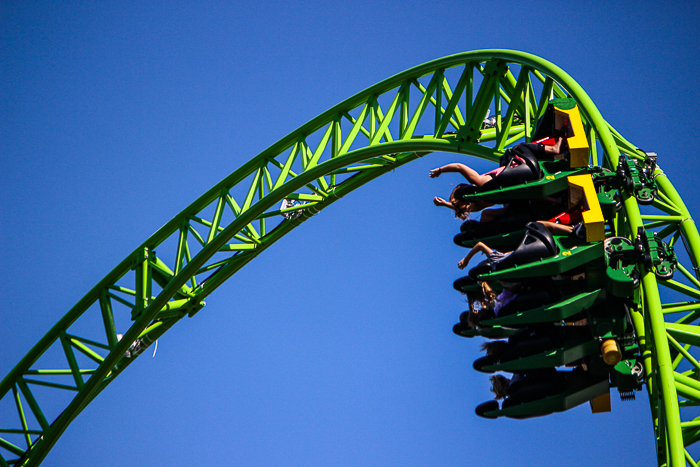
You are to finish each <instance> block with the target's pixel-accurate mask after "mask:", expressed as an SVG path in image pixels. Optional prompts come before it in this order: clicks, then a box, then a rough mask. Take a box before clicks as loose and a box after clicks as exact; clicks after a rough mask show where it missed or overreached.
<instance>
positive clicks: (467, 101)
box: [0, 50, 700, 467]
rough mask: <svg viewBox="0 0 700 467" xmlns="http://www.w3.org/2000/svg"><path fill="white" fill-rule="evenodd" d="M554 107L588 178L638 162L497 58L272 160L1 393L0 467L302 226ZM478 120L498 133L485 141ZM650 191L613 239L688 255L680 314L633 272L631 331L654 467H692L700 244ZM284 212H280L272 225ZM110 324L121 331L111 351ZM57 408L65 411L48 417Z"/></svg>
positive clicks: (81, 314)
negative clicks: (409, 168) (658, 243)
mask: <svg viewBox="0 0 700 467" xmlns="http://www.w3.org/2000/svg"><path fill="white" fill-rule="evenodd" d="M566 96H570V97H573V98H575V99H576V101H577V102H578V105H579V109H580V110H581V113H582V117H583V120H584V125H585V129H586V132H587V137H588V139H589V143H590V146H591V148H592V151H591V159H592V164H594V165H603V166H604V167H608V168H610V169H614V168H615V167H616V166H617V163H618V159H619V157H620V154H621V153H623V154H626V155H628V156H629V157H632V158H642V157H643V156H644V154H643V153H641V152H640V151H638V150H637V149H636V148H635V147H634V146H633V145H632V144H630V143H629V142H627V141H626V140H625V139H624V138H623V137H622V136H620V135H619V134H618V133H617V132H616V131H615V130H614V129H613V128H611V127H610V126H609V125H608V124H607V123H606V122H605V120H604V119H603V118H602V116H601V115H600V113H599V111H598V110H597V108H596V107H595V105H594V104H593V102H592V101H591V100H590V98H589V97H588V95H587V94H586V93H585V92H584V91H583V89H582V88H581V87H580V86H579V85H578V84H577V83H576V82H575V81H574V80H573V79H572V78H571V77H570V76H569V75H567V74H566V73H565V72H564V71H563V70H561V69H560V68H558V67H557V66H555V65H553V64H552V63H549V62H547V61H546V60H543V59H541V58H539V57H536V56H533V55H530V54H526V53H522V52H515V51H508V50H484V51H477V52H468V53H462V54H457V55H453V56H449V57H445V58H442V59H439V60H434V61H432V62H429V63H426V64H424V65H421V66H418V67H415V68H412V69H410V70H407V71H405V72H402V73H399V74H397V75H395V76H393V77H391V78H389V79H386V80H384V81H382V82H380V83H378V84H376V85H374V86H372V87H370V88H368V89H366V90H364V91H362V92H360V93H358V94H356V95H354V96H352V97H350V98H349V99H347V100H345V101H343V102H342V103H340V104H338V105H336V106H335V107H333V108H331V109H329V110H328V111H326V112H325V113H323V114H321V115H319V116H318V117H316V118H314V119H313V120H311V121H309V122H308V123H306V124H305V125H303V126H302V127H300V128H299V129H297V130H296V131H294V132H292V133H290V134H289V135H287V136H286V137H284V138H283V139H282V140H280V141H278V142H277V143H275V144H273V145H272V146H270V147H269V148H268V149H266V150H265V151H263V152H262V153H261V154H259V155H257V156H256V157H254V158H252V159H251V160H250V161H248V162H246V163H245V164H244V165H242V166H241V167H240V168H238V169H237V170H235V171H234V172H233V173H232V174H230V175H229V176H228V177H226V178H225V179H224V180H223V181H221V182H220V183H219V184H217V185H216V186H214V187H213V188H211V189H210V190H209V191H207V192H206V193H205V194H204V195H203V196H202V197H200V198H199V199H197V200H196V201H194V202H193V203H192V204H191V205H190V206H188V207H187V208H186V209H185V210H184V211H182V212H181V213H180V214H178V215H177V216H176V217H175V218H174V219H172V220H171V221H169V222H168V223H167V224H165V225H164V226H163V227H162V228H161V229H159V230H158V231H157V232H156V233H155V234H153V235H152V236H151V237H150V238H149V239H147V240H146V241H145V242H144V243H143V244H142V245H141V246H139V247H138V248H137V249H136V250H135V251H134V252H132V253H131V254H130V255H129V256H127V257H126V258H125V259H124V260H123V261H122V262H121V263H120V264H119V265H118V266H117V267H116V268H115V269H114V270H112V271H111V272H110V273H109V274H108V275H107V276H106V277H104V278H103V279H102V280H101V281H100V282H99V283H98V284H97V285H96V286H95V287H94V288H93V289H92V290H90V291H89V292H88V293H87V294H86V295H85V296H84V297H83V298H82V299H81V300H80V301H79V302H78V303H77V304H76V305H75V306H74V307H73V308H71V309H70V310H68V312H67V313H66V315H65V316H64V317H63V318H61V319H60V320H59V321H58V323H56V324H55V325H54V326H53V327H52V328H51V330H49V332H48V333H47V334H46V335H45V336H44V337H43V338H42V339H41V340H40V341H39V342H38V343H37V344H36V345H35V346H34V347H33V348H32V349H31V350H30V351H29V352H28V353H27V354H26V356H25V357H24V358H22V360H21V361H20V362H19V363H18V364H17V365H16V366H15V367H14V368H13V370H12V371H11V372H10V373H9V374H8V375H7V376H6V377H5V378H4V379H3V380H2V382H1V383H0V401H2V402H3V403H4V405H3V406H2V407H10V409H9V410H10V411H11V412H12V413H3V414H2V416H0V467H9V466H36V465H39V464H40V463H41V461H42V460H43V459H44V458H45V456H46V455H47V453H48V452H49V450H50V449H51V448H52V446H53V445H54V444H55V443H56V441H57V440H58V438H59V437H60V436H61V434H62V433H63V432H64V430H65V429H66V427H67V426H68V425H69V424H70V423H71V421H72V420H73V419H74V418H75V417H76V416H77V415H78V414H79V413H80V412H81V411H82V410H83V409H84V408H85V407H86V406H87V405H88V404H89V403H90V402H91V401H92V400H93V399H94V398H95V397H96V396H97V395H98V394H99V393H100V392H101V391H102V390H103V389H104V388H105V387H106V386H107V385H109V383H110V382H111V381H112V380H114V378H116V377H117V376H118V375H119V374H120V373H121V372H122V371H123V370H124V369H125V368H126V367H128V366H129V364H130V363H131V362H132V361H133V360H134V359H135V358H136V357H137V356H138V355H139V354H140V352H141V351H143V349H145V348H146V347H148V346H149V345H150V344H151V343H153V342H154V341H155V340H156V339H157V338H158V337H159V336H161V335H162V334H163V333H164V332H165V331H167V330H168V329H169V328H170V327H171V326H173V325H174V324H175V323H177V322H178V321H180V320H181V319H183V318H184V317H186V316H189V317H192V316H193V315H194V314H195V313H197V312H198V311H199V310H200V309H201V308H202V307H203V306H204V305H205V303H204V299H205V298H207V297H208V296H209V294H211V293H212V292H213V291H214V290H216V288H217V287H219V286H220V285H221V284H222V283H223V282H225V281H226V280H227V279H228V278H230V277H231V276H232V275H234V274H235V273H236V272H237V271H238V270H239V269H241V268H242V267H243V266H245V265H246V264H247V263H248V262H249V261H251V260H252V259H253V258H255V257H256V256H258V255H259V254H260V253H261V252H262V251H264V250H265V249H266V248H267V247H269V246H270V245H272V244H273V243H274V242H275V241H277V240H278V239H279V238H280V237H282V236H284V235H285V234H287V233H288V232H289V231H290V230H292V229H294V228H295V227H297V226H298V225H300V224H301V223H302V222H304V221H305V220H306V219H308V218H309V217H311V216H312V215H314V214H316V213H318V212H319V211H321V210H322V209H324V208H325V207H326V206H328V205H330V204H331V203H333V202H335V201H336V200H338V199H339V198H342V197H343V196H344V195H345V194H347V193H349V192H351V191H353V190H355V189H356V188H359V187H360V186H362V185H364V184H365V183H368V182H369V181H371V180H373V179H374V178H376V177H379V176H380V175H383V174H385V173H387V172H389V171H392V170H394V169H396V168H397V167H400V166H402V165H404V164H406V163H408V162H411V161H413V160H415V159H417V158H419V157H422V156H424V155H427V154H429V153H432V152H436V151H442V152H454V153H461V154H468V155H472V156H476V157H480V158H484V159H489V160H497V158H498V157H499V156H500V155H501V154H502V153H503V151H504V148H506V147H507V146H510V145H512V144H514V143H516V142H519V141H523V140H529V138H530V135H531V134H533V133H534V130H535V125H536V122H537V119H538V117H539V116H541V115H542V113H543V112H544V109H545V108H546V103H547V102H548V100H549V99H550V98H552V97H566ZM489 109H491V111H495V116H496V122H495V127H494V128H488V129H486V128H484V129H482V122H483V121H484V118H485V117H486V115H487V112H488V111H489ZM598 153H600V155H599V154H598ZM599 157H600V160H599ZM659 173H660V170H659ZM657 183H658V184H659V187H660V195H659V197H658V199H657V201H655V203H654V205H653V209H654V213H653V214H641V213H640V209H639V207H638V206H637V203H636V200H635V199H634V198H625V199H624V200H623V206H624V209H623V210H622V211H621V212H620V222H619V225H623V221H624V223H625V224H626V226H627V227H626V229H627V232H628V234H629V235H630V236H631V235H632V233H635V232H636V231H637V228H638V227H639V226H644V227H645V228H647V229H653V230H655V231H657V232H659V235H661V236H663V237H664V238H666V239H667V240H668V241H669V243H671V244H676V243H677V241H678V239H679V238H680V239H682V242H683V244H684V245H685V246H686V250H687V252H688V257H687V258H686V257H685V256H683V255H681V256H683V258H685V259H684V261H685V262H686V263H688V261H690V262H689V263H688V265H687V266H682V265H680V264H679V266H678V271H680V273H681V274H678V273H677V274H676V276H680V277H677V278H676V279H675V280H670V281H666V282H664V283H662V284H661V285H662V287H666V288H669V289H671V291H672V292H673V293H674V294H676V295H682V296H684V297H685V298H684V299H683V300H681V301H679V302H677V303H668V304H662V302H661V299H660V296H659V292H658V286H659V284H657V281H656V277H655V276H654V274H653V273H651V272H648V271H646V270H644V269H643V266H640V268H641V273H642V276H643V278H642V288H643V294H642V297H643V298H642V299H641V302H642V303H641V305H642V306H641V307H640V308H639V311H638V312H635V313H633V319H634V321H635V327H636V330H637V334H638V336H639V340H640V343H641V348H642V350H643V353H644V362H645V369H646V383H647V389H648V392H649V400H650V406H651V413H652V418H653V420H654V430H655V433H656V437H657V452H658V462H659V465H672V466H679V465H684V464H685V463H686V461H687V462H688V464H690V465H693V466H695V465H696V462H695V461H694V460H693V459H692V458H691V457H690V455H689V454H688V451H687V450H686V447H687V446H689V445H691V444H693V443H695V442H696V441H698V440H700V417H699V418H698V419H696V420H693V419H689V418H688V417H684V413H683V412H682V411H680V410H681V409H685V408H686V407H690V408H691V409H692V407H694V406H698V405H700V379H699V375H700V363H698V361H697V360H696V358H695V357H693V355H692V353H693V352H692V347H693V346H700V332H698V328H697V326H696V325H695V323H696V321H697V320H698V318H700V281H699V280H698V278H697V269H695V268H696V266H697V264H698V258H700V248H699V246H700V243H699V240H700V237H698V231H697V229H696V227H695V224H694V222H693V221H692V219H691V217H690V214H689V213H688V211H687V209H686V207H685V205H684V204H683V201H682V200H681V198H680V196H679V195H678V194H677V193H676V191H675V190H674V188H673V186H672V185H671V183H670V182H669V181H668V179H667V178H666V177H665V176H664V175H663V174H662V173H660V174H659V176H658V177H657ZM284 199H288V200H293V201H292V202H289V203H287V206H288V207H286V208H285V209H280V203H281V202H282V201H283V200H284ZM657 211H658V212H657ZM618 234H619V233H618ZM669 318H674V319H675V321H673V322H671V321H669ZM83 322H91V323H99V325H94V324H93V325H91V326H88V327H86V326H83V325H81V323H83ZM119 322H128V323H129V324H128V329H124V335H123V337H121V335H119V334H118V327H119V325H118V324H115V323H119ZM120 337H121V339H120ZM40 396H41V397H40ZM59 400H63V401H65V403H64V405H62V406H61V407H58V408H56V407H55V405H56V401H59Z"/></svg>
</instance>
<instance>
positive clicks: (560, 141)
mask: <svg viewBox="0 0 700 467" xmlns="http://www.w3.org/2000/svg"><path fill="white" fill-rule="evenodd" d="M563 145H564V138H562V137H559V138H557V142H556V143H555V144H554V146H547V145H545V146H544V152H546V153H547V154H561V151H562V146H563Z"/></svg>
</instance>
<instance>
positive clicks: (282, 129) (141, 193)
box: [0, 1, 700, 467]
mask: <svg viewBox="0 0 700 467" xmlns="http://www.w3.org/2000/svg"><path fill="white" fill-rule="evenodd" d="M699 22H700V4H698V3H697V2H693V1H685V2H667V3H665V4H663V5H659V4H658V2H651V1H635V2H632V1H623V2H602V1H589V2H568V1H563V2H554V3H553V2H544V1H534V2H527V3H524V2H515V1H506V2H488V1H483V2H415V1H412V2H403V3H400V2H391V1H382V2H342V3H338V2H299V3H294V2H269V1H260V2H250V3H245V4H244V3H236V2H217V1H209V2H185V1H182V2H142V1H120V2H100V3H99V4H98V3H97V2H76V1H69V2H30V1H27V2H10V1H5V2H2V3H1V4H0V79H1V80H2V83H1V85H0V157H1V158H2V169H0V174H1V177H2V183H0V203H1V205H2V208H0V216H1V217H0V251H2V258H3V260H2V263H1V266H0V268H1V269H0V270H1V272H2V280H1V281H0V296H2V297H3V306H2V311H0V336H1V337H2V342H3V345H2V348H3V355H2V359H1V360H2V361H1V362H0V374H1V375H3V376H4V375H5V374H6V373H7V372H8V371H9V369H10V368H11V367H12V366H14V365H15V364H16V363H17V362H18V361H19V359H20V358H21V357H22V356H23V355H24V354H25V353H26V352H27V351H28V350H29V349H30V347H31V346H32V345H34V344H35V343H36V342H37V340H38V339H39V338H40V337H41V336H42V335H43V334H44V333H45V332H46V331H47V330H48V329H49V328H50V327H51V326H52V325H53V324H54V323H55V322H56V321H57V320H58V319H59V318H60V317H61V316H62V315H63V314H64V313H65V312H66V311H67V310H68V309H69V308H70V307H71V306H72V305H73V304H75V302H76V301H77V300H78V299H80V298H81V297H82V296H83V295H84V294H85V293H86V292H87V291H88V290H89V289H90V288H92V287H93V286H94V285H95V284H96V283H97V281H98V280H99V279H101V278H102V277H103V276H104V275H105V274H106V273H107V272H109V271H110V270H111V269H112V268H113V267H114V266H116V265H117V263H118V262H119V261H120V260H122V259H123V258H124V257H125V256H126V255H127V254H129V253H130V252H131V251H132V250H133V249H134V248H135V247H136V246H138V245H139V244H140V243H141V242H142V241H143V240H144V239H145V238H147V237H148V236H149V235H150V234H151V233H153V232H154V231H155V230H156V229H157V228H158V227H160V226H161V225H163V224H164V223H165V222H166V221H168V220H169V219H170V218H171V217H173V216H174V215H175V214H176V213H178V212H179V211H180V210H181V209H183V208H184V207H185V206H186V205H187V204H189V203H190V202H191V201H193V200H194V199H195V198H196V197H198V196H199V195H200V194H202V193H203V192H204V191H206V190H207V189H208V188H209V187H211V186H212V185H214V184H215V183H216V182H218V181H219V180H220V179H222V178H223V177H224V176H225V175H227V174H228V173H230V172H232V171H233V170H234V169H236V168H237V167H238V166H240V165H241V164H243V163H244V162H245V161H247V160H249V159H250V158H252V157H253V156H254V155H256V154H257V153H258V152H260V151H261V150H262V149H264V148H265V147H267V146H269V145H270V144H272V143H273V142H275V141H276V140H278V139H279V138H281V137H282V136H284V135H286V134H287V133H289V132H291V131H292V130H294V129H295V128H297V127H298V126H300V125H301V124H303V123H305V122H306V121H308V120H310V119H311V118H313V117H314V116H316V115H317V114H319V113H321V112H322V111H324V110H326V109H327V108H329V107H331V106H332V105H334V104H336V103H338V102H339V101H341V100H343V99H345V98H347V97H349V96H350V95H352V94H354V93H356V92H358V91H361V90H362V89H364V88H366V87H368V86H370V85H372V84H374V83H376V82H378V81H380V80H382V79H384V78H386V77H388V76H390V75H393V74H395V73H397V72H400V71H403V70H405V69H407V68H410V67H413V66H416V65H419V64H421V63H423V62H426V61H429V60H432V59H435V58H440V57H443V56H446V55H449V54H453V53H458V52H463V51H469V50H476V49H484V48H509V49H516V50H524V51H527V52H531V53H534V54H536V55H539V56H541V57H544V58H546V59H548V60H550V61H552V62H553V63H555V64H557V65H559V66H560V67H562V68H563V69H564V70H565V71H567V72H568V73H569V74H570V75H571V76H573V77H574V79H576V80H577V81H578V82H579V83H580V84H581V85H582V86H583V88H584V89H585V90H586V91H587V92H588V94H589V95H590V96H591V98H592V99H593V101H594V102H595V103H596V105H597V106H598V107H599V109H600V110H601V112H602V114H603V116H604V117H605V118H606V119H607V120H608V121H609V122H610V123H611V124H612V125H613V126H614V127H615V128H616V129H618V130H619V131H620V132H621V133H622V134H623V135H624V136H625V137H626V138H627V139H629V140H630V141H632V142H633V143H635V144H636V145H637V146H639V147H641V148H643V149H645V150H648V151H656V152H658V154H659V164H660V165H661V166H662V168H663V169H664V170H665V171H666V173H667V174H668V175H669V177H670V178H671V180H672V181H673V182H674V184H675V185H676V187H677V188H678V189H679V191H680V193H681V195H682V196H683V198H684V199H685V201H686V203H687V204H688V205H689V207H690V209H691V212H695V213H699V212H700V203H699V202H698V200H697V193H698V189H697V185H696V184H695V183H696V181H695V177H696V176H697V172H698V171H697V168H696V166H697V163H695V162H693V161H692V159H697V155H696V152H697V148H698V147H700V138H699V136H698V133H697V131H696V126H697V122H695V119H696V118H697V107H698V103H699V102H700V96H699V95H698V90H697V84H696V83H697V77H698V76H699V75H700V61H699V60H698V58H699V57H698V44H699V43H700V37H699V34H698V28H697V25H698V23H699ZM459 157H461V156H456V155H449V154H435V155H432V156H429V157H426V158H424V159H421V160H419V161H417V162H414V163H412V164H410V165H409V166H406V167H404V168H401V169H399V170H397V171H395V172H394V173H391V174H388V175H387V176H385V177H382V178H381V179H379V180H377V181H375V182H373V183H372V184H370V185H369V186H367V187H365V188H363V189H362V190H360V191H358V192H356V193H354V194H352V195H351V196H348V197H346V198H345V199H344V200H343V201H342V202H339V203H336V204H334V205H333V206H331V207H330V208H329V209H327V210H326V211H324V212H323V213H321V214H320V215H319V216H317V217H316V218H314V219H312V220H311V221H310V222H307V223H305V224H304V225H303V227H302V228H300V229H297V230H296V231H294V232H293V233H292V234H290V235H289V236H287V237H286V238H284V239H283V240H282V241H280V242H278V244H276V245H275V246H274V247H273V248H271V249H270V250H269V251H267V252H265V253H264V254H263V255H261V256H260V257H259V258H258V259H256V260H255V261H254V262H252V263H251V264H250V265H248V266H247V267H246V268H245V269H244V270H243V271H241V273H240V274H238V275H236V276H235V277H234V278H233V279H232V280H230V281H229V283H227V284H226V285H225V286H223V287H221V288H220V289H219V290H218V291H217V293H215V294H214V295H213V296H212V297H210V298H209V300H208V305H207V306H206V308H205V309H204V310H202V311H201V312H200V313H199V314H198V315H196V316H195V317H194V318H192V319H185V320H183V321H182V322H181V323H179V324H178V325H177V326H176V327H175V328H173V329H172V330H170V331H169V332H168V333H167V334H166V335H165V336H164V337H163V338H162V339H161V340H160V342H159V347H158V352H157V355H156V356H155V358H151V356H150V351H147V353H146V354H144V355H143V356H142V357H141V358H140V359H138V360H137V361H136V362H135V363H134V364H133V365H132V366H131V367H130V368H129V369H128V370H127V371H126V372H125V373H124V374H122V375H121V376H120V377H119V378H118V379H117V380H116V381H115V382H114V383H113V384H112V385H111V386H109V387H108V389H107V390H106V391H105V392H104V393H103V394H101V395H100V396H99V397H98V398H97V399H96V400H95V402H93V403H92V404H91V405H90V406H89V407H88V408H87V409H86V410H85V411H84V413H82V414H81V415H80V416H79V417H78V418H77V419H76V420H75V421H74V422H73V424H72V425H71V426H70V427H69V429H68V430H67V431H66V433H65V434H64V435H63V437H62V438H61V440H60V441H59V442H58V443H57V445H56V446H55V447H54V449H53V451H52V452H51V454H50V455H49V457H47V459H46V461H45V465H47V466H59V467H62V466H68V465H90V466H95V467H107V466H122V465H137V464H138V465H168V466H172V467H179V466H192V465H196V466H199V465H208V466H230V465H241V466H310V465H314V466H315V465H318V466H325V465H333V466H375V465H376V466H461V465H479V464H484V463H487V462H489V463H490V462H493V463H494V464H493V465H503V464H506V465H511V464H513V463H516V462H517V463H518V465H522V466H539V465H543V464H544V465H560V464H565V463H568V464H574V465H601V464H603V463H610V464H615V465H619V466H627V465H636V466H642V465H655V458H654V456H655V455H654V440H653V432H652V428H651V424H650V416H649V409H648V401H647V396H646V392H642V393H638V395H637V401H635V402H626V403H621V402H620V401H619V399H618V398H617V396H616V393H615V392H613V411H612V413H610V414H601V415H595V416H593V415H591V414H590V411H589V409H588V406H587V405H584V406H581V407H579V408H576V409H574V410H571V411H569V412H567V413H564V414H557V415H554V416H550V417H545V418H541V419H535V420H529V421H514V420H497V421H489V420H483V419H480V418H478V417H476V416H475V415H474V413H473V408H474V407H475V406H476V405H477V404H478V403H480V402H483V401H485V400H487V399H489V397H490V393H489V391H488V381H487V377H486V376H485V375H483V374H478V373H476V372H474V371H473V370H472V369H471V363H472V361H473V360H474V359H475V358H476V357H477V356H478V350H477V346H478V343H479V342H478V340H466V339H462V338H458V337H457V336H455V335H453V334H452V332H451V327H452V325H453V324H454V323H455V322H456V321H457V319H458V316H459V313H460V312H461V311H463V309H464V308H465V304H464V302H463V299H462V298H461V296H460V295H459V294H458V293H456V292H454V291H453V290H452V288H451V283H452V281H453V280H454V279H456V278H457V277H459V276H460V271H459V270H457V268H456V262H457V261H458V259H459V258H460V255H462V254H464V251H463V250H460V249H459V248H457V247H456V246H454V245H453V244H452V236H453V235H454V234H455V233H456V231H457V229H458V223H457V222H456V221H455V220H454V219H452V218H451V216H450V215H449V214H448V213H447V212H446V211H444V210H440V209H437V208H434V207H433V205H432V202H431V199H432V197H433V196H434V195H442V196H444V195H446V194H448V193H449V190H450V184H451V183H456V182H457V180H448V179H446V178H440V179H439V180H430V179H429V178H428V176H427V172H428V170H429V169H430V168H433V167H435V166H437V165H439V164H443V163H447V162H451V161H454V160H456V159H458V158H459ZM475 164H476V166H477V167H484V168H486V167H487V165H485V164H484V163H482V162H478V163H477V162H475ZM480 164H481V165H480Z"/></svg>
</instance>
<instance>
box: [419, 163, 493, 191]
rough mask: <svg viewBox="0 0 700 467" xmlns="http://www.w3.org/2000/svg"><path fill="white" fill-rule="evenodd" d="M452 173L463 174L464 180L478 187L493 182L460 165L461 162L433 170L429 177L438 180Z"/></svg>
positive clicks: (485, 176)
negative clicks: (441, 176) (445, 174)
mask: <svg viewBox="0 0 700 467" xmlns="http://www.w3.org/2000/svg"><path fill="white" fill-rule="evenodd" d="M450 172H454V173H460V174H462V175H463V176H464V178H466V179H467V180H468V181H469V183H471V184H472V185H476V186H481V185H483V184H484V183H486V182H488V181H489V180H491V177H489V176H488V175H479V173H478V172H477V171H476V170H474V169H472V168H471V167H467V166H466V165H464V164H460V163H459V162H455V163H452V164H447V165H443V166H442V167H438V168H437V169H433V170H431V171H430V172H428V175H430V178H437V177H439V176H440V174H443V173H450Z"/></svg>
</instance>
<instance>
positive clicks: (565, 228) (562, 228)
mask: <svg viewBox="0 0 700 467" xmlns="http://www.w3.org/2000/svg"><path fill="white" fill-rule="evenodd" d="M537 222H539V223H540V224H542V225H544V226H545V227H547V230H549V231H550V232H551V233H552V234H559V235H569V234H570V233H571V232H573V231H574V227H573V226H571V225H563V224H555V223H554V222H549V221H537Z"/></svg>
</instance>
